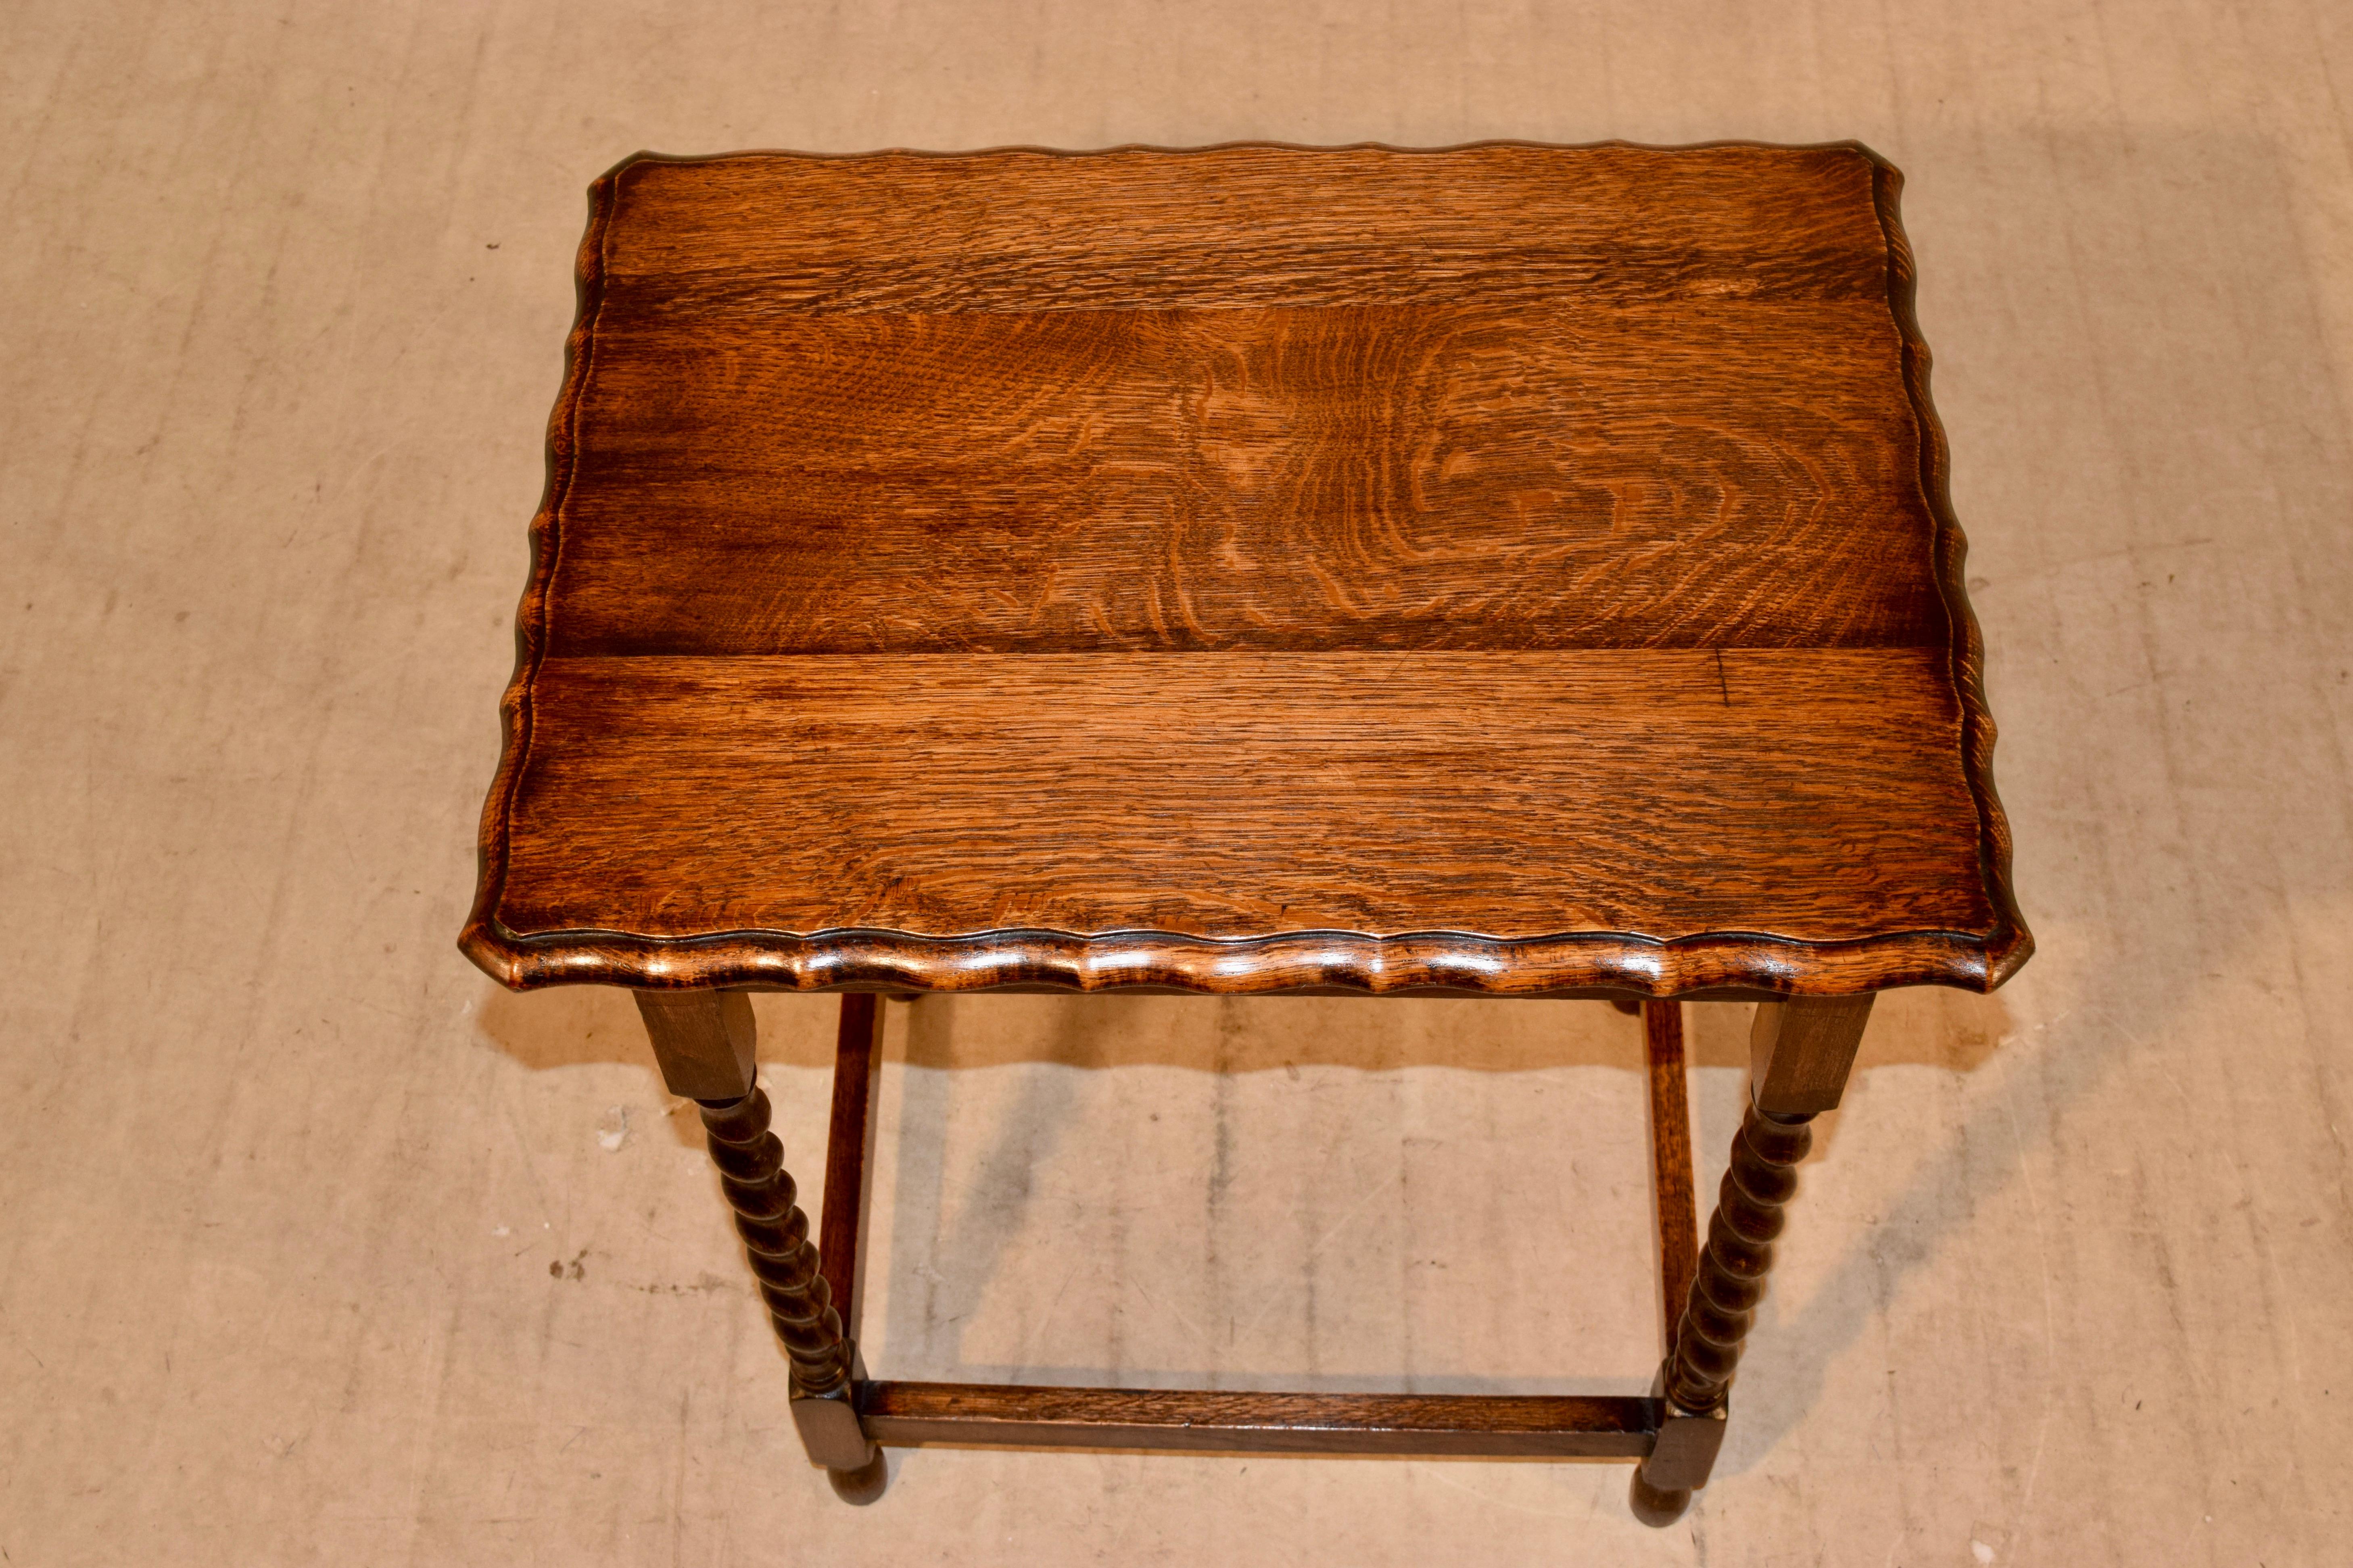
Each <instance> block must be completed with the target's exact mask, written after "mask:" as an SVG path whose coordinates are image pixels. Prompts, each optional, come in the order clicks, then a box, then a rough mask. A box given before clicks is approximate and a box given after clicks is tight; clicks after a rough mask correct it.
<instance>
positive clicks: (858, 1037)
mask: <svg viewBox="0 0 2353 1568" xmlns="http://www.w3.org/2000/svg"><path fill="white" fill-rule="evenodd" d="M881 1048H882V1002H881V998H880V997H878V996H876V995H874V994H872V993H871V992H865V993H853V994H849V995H846V996H844V997H843V998H842V999H841V1022H840V1026H839V1030H838V1031H837V1040H836V1044H835V1047H834V1056H833V1108H832V1115H831V1117H830V1119H829V1121H828V1124H827V1128H826V1134H825V1205H824V1207H823V1209H822V1210H821V1211H820V1215H821V1217H820V1219H819V1222H818V1238H817V1247H818V1260H819V1261H818V1271H819V1272H820V1273H822V1274H823V1275H824V1276H825V1282H826V1286H827V1289H829V1290H830V1291H831V1292H832V1295H833V1304H834V1308H835V1310H837V1311H839V1313H840V1314H841V1324H842V1333H843V1334H844V1335H845V1336H846V1337H847V1338H848V1339H849V1341H850V1342H851V1343H852V1344H855V1343H856V1342H857V1340H858V1308H859V1286H858V1258H859V1251H860V1243H861V1242H862V1241H863V1240H864V1239H865V1235H866V1163H867V1160H868V1158H869V1156H871V1154H872V1153H873V1151H874V1115H875V1110H876V1102H875V1096H874V1064H875V1059H876V1058H877V1057H878V1056H879V1055H880V1054H881Z"/></svg>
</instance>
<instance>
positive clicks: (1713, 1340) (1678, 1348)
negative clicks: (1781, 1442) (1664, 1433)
mask: <svg viewBox="0 0 2353 1568" xmlns="http://www.w3.org/2000/svg"><path fill="white" fill-rule="evenodd" d="M1812 1121H1813V1118H1812V1117H1811V1116H1810V1115H1799V1116H1791V1117H1776V1116H1768V1115H1767V1114H1766V1113H1765V1112H1763V1111H1761V1110H1757V1108H1756V1106H1754V1105H1753V1104H1752V1105H1751V1106H1749V1108H1748V1110H1747V1111H1746V1113H1745V1114H1744V1115H1743V1117H1742V1118H1741V1122H1740V1131H1738V1132H1737V1133H1736V1134H1735V1135H1734V1137H1733V1140H1732V1163H1731V1165H1730V1167H1729V1168H1728V1169H1726V1170H1725V1173H1724V1182H1723V1184H1722V1185H1721V1186H1720V1187H1719V1188H1718V1189H1717V1194H1716V1204H1715V1214H1714V1215H1712V1216H1710V1218H1709V1220H1708V1226H1707V1245H1706V1247H1704V1248H1702V1249H1701V1251H1700V1255H1699V1269H1698V1272H1697V1273H1696V1274H1695V1275H1694V1278H1693V1279H1692V1288H1691V1295H1690V1297H1689V1299H1688V1301H1687V1303H1686V1305H1685V1308H1684V1311H1683V1321H1682V1322H1681V1324H1680V1325H1679V1326H1678V1327H1677V1330H1676V1332H1675V1344H1674V1352H1673V1353H1672V1355H1670V1356H1669V1357H1668V1358H1667V1368H1666V1394H1667V1398H1668V1399H1669V1400H1670V1401H1672V1403H1673V1404H1674V1405H1675V1406H1676V1407H1677V1408H1679V1409H1682V1410H1685V1411H1689V1412H1691V1413H1692V1414H1694V1415H1705V1414H1707V1413H1709V1412H1712V1411H1715V1410H1717V1409H1719V1408H1721V1407H1722V1406H1723V1405H1724V1402H1725V1389H1726V1387H1727V1385H1728V1384H1730V1383H1731V1381H1732V1373H1733V1369H1734V1368H1735V1367H1736V1366H1737V1365H1738V1364H1739V1361H1740V1348H1741V1344H1742V1342H1744V1341H1746V1339H1747V1337H1748V1330H1749V1327H1750V1325H1751V1324H1752V1323H1753V1322H1754V1321H1755V1318H1756V1310H1757V1302H1759V1301H1761V1300H1764V1298H1765V1279H1766V1276H1767V1275H1768V1274H1769V1273H1771V1272H1772V1268H1773V1243H1774V1241H1775V1240H1776V1239H1778V1237H1779V1236H1780V1234H1781V1227H1782V1226H1783V1225H1785V1224H1786V1223H1787V1222H1788V1215H1787V1213H1786V1210H1787V1208H1788V1202H1789V1198H1790V1196H1791V1194H1794V1193H1796V1191H1797V1190H1798V1171H1797V1166H1798V1162H1799V1161H1800V1160H1803V1159H1804V1158H1805V1157H1806V1151H1807V1150H1809V1149H1810V1148H1811V1147H1813V1142H1814V1134H1813V1128H1812V1126H1811V1122H1812Z"/></svg>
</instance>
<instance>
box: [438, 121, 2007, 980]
mask: <svg viewBox="0 0 2353 1568" xmlns="http://www.w3.org/2000/svg"><path fill="white" fill-rule="evenodd" d="M1894 184H1895V181H1894V174H1893V172H1892V171H1891V170H1888V169H1887V168H1886V167H1885V166H1884V165H1883V164H1881V163H1878V162H1877V161H1876V160H1875V159H1873V158H1872V157H1871V156H1870V155H1869V154H1868V153H1864V152H1862V150H1860V149H1857V148H1853V147H1832V148H1813V149H1776V148H1757V147H1739V146H1725V147H1711V148H1696V149H1682V150H1670V151H1658V150H1646V149H1636V148H1627V147H1600V148H1584V149H1577V148H1546V147H1533V146H1525V145H1491V146H1482V147H1476V148H1468V149H1461V150H1455V151H1451V152H1444V153H1400V152H1394V151H1389V150H1385V149H1374V148H1355V149H1342V150H1329V151H1310V150H1301V149H1289V148H1271V147H1233V148H1221V149H1210V150H1206V151H1200V152H1192V153H1166V152H1156V151H1148V150H1126V151H1121V152H1116V153H1092V154H1081V155H1070V154H1057V153H1039V152H1026V151H1023V152H1006V153H981V154H970V155H958V156H944V157H942V156H926V155H914V154H883V155H877V156H872V157H863V158H851V159H827V158H809V157H799V156H791V155H782V154H776V155H769V154H754V155H744V156H739V157H731V158H724V159H716V160H704V161H693V162H673V161H665V160H634V161H632V162H630V163H627V164H624V165H623V166H622V167H621V168H619V169H617V170H616V171H615V172H614V173H613V174H608V175H607V176H606V177H605V179H604V180H602V181H600V182H598V184H597V186H596V189H595V191H594V193H593V216H592V221H591V225H590V232H589V236H588V239H587V241H586V245H585V246H584V247H583V255H582V316H581V322H580V325H579V327H578V329H577V330H576V331H575V337H574V357H573V365H572V370H571V373H570V374H569V375H568V377H567V380H566V384H565V392H564V395H563V397H562V399H561V401H560V402H559V405H558V408H557V413H556V418H555V423H554V437H553V442H552V458H553V469H552V479H551V486H550V495H549V500H548V504H547V507H546V509H545V510H544V511H543V514H542V517H541V520H540V521H539V524H538V526H537V532H536V537H537V539H538V542H539V556H538V563H537V566H536V568H535V570H534V574H533V584H532V588H531V591H530V594H529V595H528V597H527V599H526V603H525V605H524V612H523V622H522V641H523V655H522V663H521V668H520V669H519V672H518V677H517V681H516V685H515V687H514V689H512V691H511V693H510V713H511V731H510V745H509V749H508V756H507V762H506V765H505V767H504V769H503V770H502V773H501V780H500V783H499V785H498V786H497V788H496V789H495V790H494V792H493V796H492V799H491V807H490V810H489V812H488V814H487V818H486V823H485V831H484V852H485V874H484V881H483V896H482V900H481V902H480V906H479V907H478V910H477V914H476V919H475V921H473V923H472V924H471V925H470V928H469V932H468V937H467V946H468V950H469V951H470V952H472V953H473V954H474V955H475V956H476V958H477V959H478V961H480V962H482V963H484V964H485V966H486V967H488V968H490V969H491V971H492V973H497V974H499V975H500V976H501V978H504V979H506V980H508V981H509V982H510V983H511V984H537V983H544V982H548V981H554V980H566V979H577V980H603V981H608V982H616V981H617V982H621V983H628V984H781V985H794V986H809V985H822V984H834V985H839V984H893V985H913V986H936V987H942V988H949V987H965V986H972V985H987V984H1066V985H1081V986H1089V987H1092V986H1096V985H1103V984H1175V985H1181V986H1186V987H1188V988H1196V989H1209V990H1266V989H1281V988H1284V987H1287V986H1307V985H1314V986H1326V987H1328V986H1342V987H1354V988H1362V989H1372V990H1391V989H1412V988H1418V987H1432V986H1442V987H1445V988H1450V989H1469V990H1485V991H1499V992H1521V993H1525V992H1540V991H1564V990H1576V989H1580V988H1590V987H1595V986H1612V987H1618V988H1621V989H1635V990H1643V991H1649V992H1651V993H1653V994H1667V993H1671V992H1674V991H1678V990H1693V989H1699V988H1716V989H1727V988H1728V989H1734V990H1738V989H1744V988H1745V989H1752V990H1772V991H1787V990H1799V991H1804V990H1818V991H1841V990H1852V989H1856V988H1859V987H1864V988H1867V987H1869V986H1872V985H1879V984H1898V983H1904V982H1906V981H1921V980H1936V981H1945V982H1948V983H1954V984H1970V985H1978V986H1983V985H1989V984H1995V983H1997V982H1998V981H1999V980H2000V978H2001V977H2002V976H2003V975H2004V974H2006V973H2007V972H2008V970H2009V969H2010V968H2011V967H2014V966H2015V964H2016V963H2018V962H2020V961H2021V960H2022V958H2023V956H2024V953H2025V951H2026V940H2025V936H2024V932H2023V931H2022V930H2021V928H2020V927H2019V925H2018V924H2017V921H2016V920H2015V918H2014V915H2013V914H2012V912H2011V910H2010V899H2009V894H2008V889H2007V887H2006V880H2005V879H2006V870H2007V847H2006V842H2005V837H2004V829H2003V826H2002V824H2001V819H2000V811H1999V808H1998V806H1997V805H1995V803H1994V800H1993V796H1992V793H1991V789H1990V784H1989V779H1988V777H1987V762H1988V753H1989V748H1990V742H1991V732H1990V728H1989V725H1988V724H1987V722H1986V721H1985V717H1984V712H1983V706H1982V700H1981V699H1980V697H1979V695H1978V689H1977V653H1976V646H1975V633H1974V626H1973V625H1972V623H1971V622H1970V620H1969V618H1968V611H1967V608H1966V605H1965V604H1964V603H1963V601H1962V599H1961V596H1960V593H1959V589H1958V586H1957V572H1958V563H1959V553H1960V541H1959V536H1958V532H1957V529H1955V528H1954V527H1953V525H1952V523H1951V521H1950V519H1949V517H1948V515H1947V513H1946V510H1945V507H1944V502H1943V497H1942V462H1943V457H1942V447H1941V437H1939V435H1938V434H1937V432H1936V427H1935V424H1934V420H1933V416H1930V415H1929V414H1928V412H1927V405H1926V387H1925V376H1926V360H1925V352H1924V351H1923V350H1922V349H1921V347H1920V345H1919V343H1918V340H1917V335H1916V332H1915V331H1913V329H1912V326H1911V321H1910V314H1909V288H1910V262H1909V258H1908V254H1907V253H1906V251H1905V248H1904V246H1903V243H1902V239H1901V237H1900V232H1899V231H1898V230H1897V229H1896V227H1895V226H1894Z"/></svg>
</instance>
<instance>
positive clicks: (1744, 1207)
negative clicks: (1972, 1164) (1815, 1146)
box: [1633, 995, 1871, 1524]
mask: <svg viewBox="0 0 2353 1568" xmlns="http://www.w3.org/2000/svg"><path fill="white" fill-rule="evenodd" d="M1870 1016H1871V998H1870V997H1869V996H1867V995H1865V996H1852V997H1845V996H1841V997H1827V998H1816V997H1793V998H1791V999H1790V1000H1788V1001H1786V1002H1767V1003H1765V1004H1763V1005H1760V1006H1759V1007H1758V1008H1757V1022H1756V1025H1755V1026H1754V1027H1753V1028H1752V1029H1751V1031H1750V1033H1749V1073H1748V1092H1749V1104H1748V1107H1747V1110H1746V1112H1745V1113H1744V1114H1743V1115H1742V1117H1741V1121H1740V1131H1739V1132H1738V1133H1737V1134H1736V1136H1735V1137H1734V1138H1733V1141H1732V1163H1731V1166H1730V1168H1729V1169H1728V1170H1726V1171H1725V1174H1724V1184H1723V1185H1722V1186H1721V1187H1720V1188H1719V1189H1718V1190H1717V1197H1716V1205H1715V1215H1713V1216H1712V1217H1711V1218H1710V1219H1709V1221H1708V1226H1707V1244H1706V1246H1704V1247H1703V1248H1701V1250H1700V1256H1699V1268H1698V1270H1697V1272H1696V1273H1695V1274H1694V1276H1693V1278H1692V1283H1691V1292H1690V1295H1689V1296H1688V1297H1687V1298H1686V1299H1685V1300H1684V1303H1683V1313H1682V1317H1681V1319H1680V1320H1679V1321H1678V1322H1677V1323H1676V1326H1675V1334H1674V1341H1673V1343H1672V1346H1671V1347H1670V1349H1669V1351H1668V1354H1667V1361H1666V1364H1665V1365H1664V1366H1663V1367H1662V1368H1661V1370H1660V1374H1659V1375H1660V1387H1661V1392H1662V1394H1663V1396H1664V1397H1665V1399H1666V1401H1667V1414H1666V1418H1665V1420H1664V1421H1663V1422H1662V1425H1661V1427H1660V1431H1659V1440H1658V1445H1657V1447H1655V1448H1653V1449H1652V1450H1651V1457H1650V1458H1647V1459H1645V1460H1643V1461H1642V1463H1641V1465H1640V1466H1639V1467H1637V1468H1636V1469H1635V1472H1634V1499H1633V1502H1634V1512H1635V1515H1636V1517H1638V1518H1640V1519H1641V1520H1642V1521H1643V1522H1645V1523H1648V1524H1666V1523H1669V1522H1671V1521H1673V1520H1674V1519H1676V1518H1677V1517H1679V1516H1680V1515H1681V1514H1682V1513H1683V1510H1684V1509H1685V1508H1686V1507H1688V1506H1689V1505H1690V1502H1691V1494H1692V1492H1693V1490H1694V1489H1696V1488H1699V1487H1704V1486H1705V1485H1706V1484H1707V1478H1708V1475H1709V1472H1710V1471H1711V1470H1712V1469H1713V1468H1715V1456H1716V1450H1717V1449H1718V1448H1719V1447H1722V1445H1723V1442H1724V1423H1725V1414H1726V1408H1727V1396H1728V1394H1729V1393H1730V1389H1731V1385H1732V1374H1733V1371H1734V1369H1735V1367H1736V1366H1737V1365H1738V1363H1739V1361H1740V1352H1741V1348H1742V1344H1743V1342H1745V1341H1746V1338H1747V1336H1748V1329H1749V1325H1750V1324H1751V1323H1752V1322H1753V1321H1755V1313H1756V1307H1757V1302H1758V1301H1759V1300H1762V1299H1763V1298H1764V1295H1765V1279H1766V1276H1767V1274H1768V1273H1770V1272H1771V1270H1772V1267H1773V1243H1774V1241H1775V1239H1776V1238H1777V1237H1779V1236H1780V1234H1781V1227H1782V1224H1783V1222H1784V1218H1785V1206H1786V1205H1788V1201H1789V1198H1790V1195H1791V1194H1794V1193H1795V1192H1796V1191H1797V1186H1798V1173H1797V1165H1798V1162H1799V1161H1800V1160H1803V1159H1804V1158H1805V1157H1806V1151H1807V1150H1808V1149H1809V1148H1810V1147H1811V1146H1812V1143H1813V1130H1812V1128H1811V1127H1810V1126H1809V1125H1808V1124H1809V1123H1810V1122H1811V1121H1813V1119H1814V1118H1815V1117H1816V1116H1817V1115H1819V1114H1820V1113H1821V1112H1822V1111H1825V1110H1832V1109H1834V1108H1835V1107H1836V1106H1837V1104H1838V1102H1839V1097H1840V1095H1841V1093H1843V1092H1844V1090H1845V1088H1846V1078H1847V1071H1848V1069H1849V1068H1852V1066H1853V1064H1854V1053H1855V1048H1856V1047H1858V1046H1860V1045H1861V1044H1862V1030H1863V1026H1864V1024H1865V1023H1866V1022H1868V1021H1869V1019H1870Z"/></svg>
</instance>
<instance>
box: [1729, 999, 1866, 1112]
mask: <svg viewBox="0 0 2353 1568" xmlns="http://www.w3.org/2000/svg"><path fill="white" fill-rule="evenodd" d="M1871 1003H1872V998H1871V997H1870V996H1869V995H1867V994H1866V995H1862V996H1799V997H1792V998H1790V999H1789V1000H1788V1001H1786V1002H1765V1003H1760V1004H1759V1005H1757V1018H1756V1021H1755V1022H1754V1023H1753V1024H1751V1025H1750V1026H1749V1030H1748V1098H1749V1099H1750V1100H1753V1101H1754V1102H1755V1103H1756V1106H1757V1110H1762V1111H1765V1112H1767V1114H1769V1115H1774V1116H1816V1115H1819V1114H1820V1113H1821V1112H1823V1111H1825V1110H1837V1109H1838V1103H1839V1100H1840V1098H1841V1096H1843V1095H1844V1094H1845V1093H1846V1079H1847V1073H1848V1071H1849V1070H1850V1069H1851V1068H1853V1066H1854V1054H1855V1052H1856V1051H1857V1050H1859V1049H1861V1048H1862V1031H1863V1028H1864V1026H1866V1025H1868V1024H1869V1023H1870V1022H1871Z"/></svg>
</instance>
